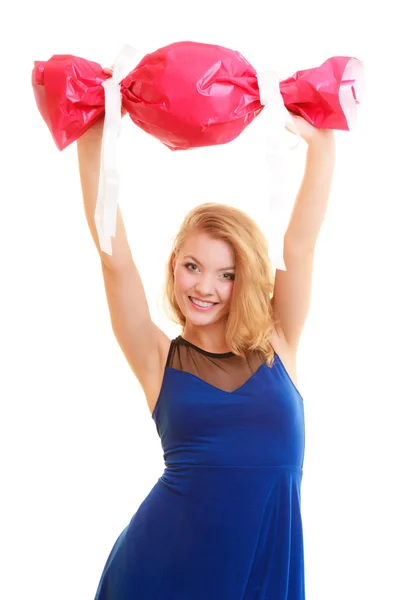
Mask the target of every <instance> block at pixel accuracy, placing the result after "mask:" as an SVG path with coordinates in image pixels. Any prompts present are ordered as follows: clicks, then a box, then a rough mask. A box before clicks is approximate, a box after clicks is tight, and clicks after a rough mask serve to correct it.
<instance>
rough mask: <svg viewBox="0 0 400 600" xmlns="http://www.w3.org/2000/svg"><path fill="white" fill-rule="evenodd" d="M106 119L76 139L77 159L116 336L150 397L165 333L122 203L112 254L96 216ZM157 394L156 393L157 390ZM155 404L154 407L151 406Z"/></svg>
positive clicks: (159, 368)
mask: <svg viewBox="0 0 400 600" xmlns="http://www.w3.org/2000/svg"><path fill="white" fill-rule="evenodd" d="M102 135H103V120H101V121H99V122H97V123H96V124H95V125H94V126H92V127H91V128H90V129H89V130H88V131H87V132H86V133H85V134H84V135H83V136H82V137H81V138H79V139H78V141H77V145H78V162H79V173H80V179H81V186H82V195H83V201H84V208H85V215H86V219H87V222H88V225H89V229H90V233H91V235H92V238H93V241H94V243H95V245H96V248H97V251H98V253H99V256H100V259H101V267H102V272H103V279H104V286H105V290H106V296H107V302H108V307H109V311H110V317H111V324H112V329H113V332H114V335H115V337H116V339H117V341H118V343H119V345H120V347H121V350H122V352H123V353H124V355H125V357H126V359H127V361H128V363H129V365H130V367H131V368H132V370H133V372H134V373H135V375H136V377H137V379H138V380H139V382H140V384H141V385H142V387H143V390H144V391H145V394H146V396H147V398H148V399H149V398H150V397H152V395H153V390H152V388H153V387H154V386H155V389H157V385H158V380H159V379H160V377H162V373H163V367H164V365H163V360H164V355H165V352H166V348H167V347H168V346H169V341H170V340H169V339H168V338H167V336H166V335H165V334H164V333H163V332H162V331H161V330H160V329H159V328H158V327H157V326H156V325H155V324H154V323H153V321H152V320H151V316H150V311H149V307H148V304H147V299H146V295H145V291H144V288H143V284H142V281H141V278H140V275H139V273H138V270H137V268H136V265H135V263H134V261H133V259H132V254H131V250H130V247H129V243H128V239H127V236H126V231H125V226H124V222H123V219H122V215H121V211H120V208H119V206H118V213H117V228H116V236H115V237H114V238H112V256H110V255H108V254H106V253H105V252H102V250H101V249H100V244H99V239H98V235H97V230H96V224H95V220H94V213H95V208H96V202H97V192H98V185H99V184H98V182H99V172H100V153H101V142H102ZM154 394H155V395H156V392H155V391H154ZM150 408H151V406H150Z"/></svg>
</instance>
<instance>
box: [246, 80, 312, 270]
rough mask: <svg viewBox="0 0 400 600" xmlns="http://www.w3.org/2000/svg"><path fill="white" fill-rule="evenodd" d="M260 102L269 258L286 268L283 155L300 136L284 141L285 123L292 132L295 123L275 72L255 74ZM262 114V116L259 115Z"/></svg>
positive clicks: (285, 210)
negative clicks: (290, 142)
mask: <svg viewBox="0 0 400 600" xmlns="http://www.w3.org/2000/svg"><path fill="white" fill-rule="evenodd" d="M257 80H258V87H259V91H260V102H261V104H263V105H264V106H266V109H264V110H263V113H265V115H264V118H265V119H266V127H265V130H266V139H267V147H266V152H267V169H268V178H269V215H268V223H267V228H268V235H267V238H268V246H269V259H270V261H271V264H272V266H273V268H274V270H275V269H280V270H281V271H286V265H285V261H284V237H285V232H286V229H287V226H288V222H289V220H290V213H289V211H288V207H287V203H286V202H284V193H283V190H284V186H285V172H284V168H283V167H284V154H286V152H287V151H288V150H293V149H294V148H297V146H298V145H299V143H300V139H301V138H300V135H299V134H296V136H297V140H296V144H295V145H294V146H293V145H289V144H288V132H287V129H286V128H285V126H286V124H290V127H291V129H293V130H294V131H296V125H295V123H294V121H293V119H292V117H291V115H290V112H289V111H288V110H287V108H286V107H285V105H284V102H283V98H282V94H281V92H280V88H279V76H278V73H277V72H276V71H262V72H260V73H257ZM261 116H262V115H261Z"/></svg>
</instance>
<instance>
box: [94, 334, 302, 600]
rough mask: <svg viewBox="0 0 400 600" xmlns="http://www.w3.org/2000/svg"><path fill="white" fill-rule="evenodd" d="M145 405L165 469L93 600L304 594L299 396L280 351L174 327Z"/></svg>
mask: <svg viewBox="0 0 400 600" xmlns="http://www.w3.org/2000/svg"><path fill="white" fill-rule="evenodd" d="M152 417H153V419H154V422H155V425H156V427H157V431H158V434H159V436H160V439H161V444H162V449H163V452H164V461H165V470H164V473H163V474H162V476H161V477H160V478H159V479H158V481H157V482H156V484H155V485H154V487H153V488H152V489H151V491H150V492H149V494H148V496H147V497H146V498H145V499H144V500H143V502H142V503H141V505H140V506H139V508H138V510H137V511H136V513H135V514H134V515H133V517H132V519H131V521H130V523H129V524H128V525H127V527H126V528H125V529H124V530H123V531H122V533H121V534H120V536H119V537H118V539H117V541H116V542H115V545H114V547H113V548H112V550H111V553H110V555H109V557H108V559H107V562H106V564H105V567H104V570H103V573H102V576H101V579H100V582H99V585H98V589H97V593H96V596H95V600H304V598H305V591H304V558H303V533H302V521H301V510H300V487H301V480H302V473H303V458H304V407H303V399H302V397H301V395H300V393H299V391H298V390H297V388H296V386H295V385H294V383H293V382H292V380H291V378H290V377H289V375H288V373H287V371H286V369H285V367H284V365H283V363H282V362H281V360H280V358H279V356H278V355H277V354H276V353H275V357H274V363H273V364H272V366H271V367H268V365H267V364H266V363H265V360H263V357H262V355H261V353H260V352H259V351H253V352H251V353H250V354H249V355H248V356H247V357H246V358H245V359H244V358H241V357H239V356H236V355H234V354H233V353H231V352H227V353H224V354H215V353H211V352H206V351H205V350H203V349H201V348H198V347H197V346H194V345H193V344H191V343H190V342H188V341H186V340H184V339H183V338H182V337H181V336H178V337H177V338H176V339H174V340H172V342H171V347H170V351H169V355H168V360H167V364H166V367H165V373H164V379H163V384H162V387H161V392H160V395H159V398H158V400H157V404H156V406H155V409H154V412H153V415H152Z"/></svg>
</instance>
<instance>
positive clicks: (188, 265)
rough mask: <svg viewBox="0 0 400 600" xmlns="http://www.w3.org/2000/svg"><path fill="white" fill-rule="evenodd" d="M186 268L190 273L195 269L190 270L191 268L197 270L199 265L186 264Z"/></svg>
mask: <svg viewBox="0 0 400 600" xmlns="http://www.w3.org/2000/svg"><path fill="white" fill-rule="evenodd" d="M185 267H186V269H187V270H188V271H193V269H189V267H196V268H197V265H195V263H186V264H185Z"/></svg>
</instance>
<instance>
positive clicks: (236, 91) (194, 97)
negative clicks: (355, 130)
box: [32, 42, 363, 150]
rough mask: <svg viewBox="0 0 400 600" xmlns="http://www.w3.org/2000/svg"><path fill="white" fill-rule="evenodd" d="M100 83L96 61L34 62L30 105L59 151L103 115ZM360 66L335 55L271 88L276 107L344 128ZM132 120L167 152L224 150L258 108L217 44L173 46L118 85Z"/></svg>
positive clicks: (246, 70)
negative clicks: (276, 89) (220, 146)
mask: <svg viewBox="0 0 400 600" xmlns="http://www.w3.org/2000/svg"><path fill="white" fill-rule="evenodd" d="M106 79H107V75H105V73H104V71H103V68H102V67H101V65H99V64H98V63H95V62H92V61H89V60H86V59H84V58H79V57H76V56H72V55H55V56H53V57H52V58H50V60H48V61H46V62H41V61H35V66H34V69H33V73H32V84H33V89H34V93H35V98H36V102H37V105H38V108H39V110H40V113H41V115H42V117H43V119H44V120H45V122H46V124H47V126H48V127H49V129H50V132H51V134H52V136H53V138H54V141H55V143H56V145H57V147H58V148H59V150H63V149H64V148H66V146H68V145H69V144H71V143H72V142H74V141H75V140H76V139H77V138H78V137H80V136H81V135H82V134H83V133H84V132H85V131H86V130H87V129H88V128H89V127H90V126H91V125H92V124H93V123H94V122H95V121H96V120H97V119H98V118H99V117H100V116H102V115H104V112H105V106H104V102H105V100H104V88H103V86H102V83H103V82H104V81H105V80H106ZM362 84H363V66H362V63H361V62H360V61H359V60H358V59H356V58H351V57H346V56H336V57H333V58H329V59H328V60H326V61H325V62H324V63H323V64H322V65H321V66H319V67H316V68H313V69H307V70H303V71H298V72H296V73H295V74H294V75H293V76H292V77H289V78H288V79H285V80H283V81H280V82H279V89H280V92H281V95H282V98H283V102H284V105H285V106H286V108H287V109H288V110H290V111H292V112H293V113H295V114H298V115H301V116H302V117H304V118H305V119H306V120H307V121H308V122H309V123H311V124H312V125H314V126H316V127H320V128H327V129H342V130H349V129H351V128H352V126H353V123H354V120H355V110H356V105H357V104H359V102H360V95H361V94H360V92H361V93H362V89H360V88H362ZM120 91H121V99H122V106H123V108H124V109H125V110H127V112H128V113H129V116H130V117H131V119H132V121H133V122H134V123H136V125H138V126H139V127H141V128H142V129H143V130H144V131H147V132H148V133H150V134H151V135H153V136H155V137H156V138H158V139H159V140H160V141H161V142H163V143H164V144H165V145H167V146H168V147H169V148H171V149H173V150H177V149H187V148H193V147H196V146H212V145H215V144H224V143H227V142H230V141H231V140H233V139H235V138H236V137H237V136H238V135H239V134H240V133H241V132H242V131H243V129H244V128H245V127H246V126H247V125H249V123H251V121H252V120H253V119H254V117H256V116H257V115H258V114H259V113H260V112H261V111H262V110H263V104H262V103H261V102H260V90H259V84H258V79H257V73H256V71H255V69H254V67H252V65H251V64H250V63H249V62H248V61H247V60H246V59H245V58H244V57H243V56H242V55H241V54H240V53H239V52H236V51H234V50H229V49H228V48H223V47H221V46H214V45H211V44H201V43H197V42H177V43H175V44H170V45H168V46H165V47H164V48H160V49H159V50H156V51H155V52H152V53H151V54H147V55H146V56H145V57H144V58H143V59H142V60H141V61H140V62H139V64H138V65H137V66H136V67H135V68H134V69H133V70H132V71H131V72H130V73H129V74H128V75H127V76H126V77H124V78H123V79H122V81H120Z"/></svg>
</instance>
